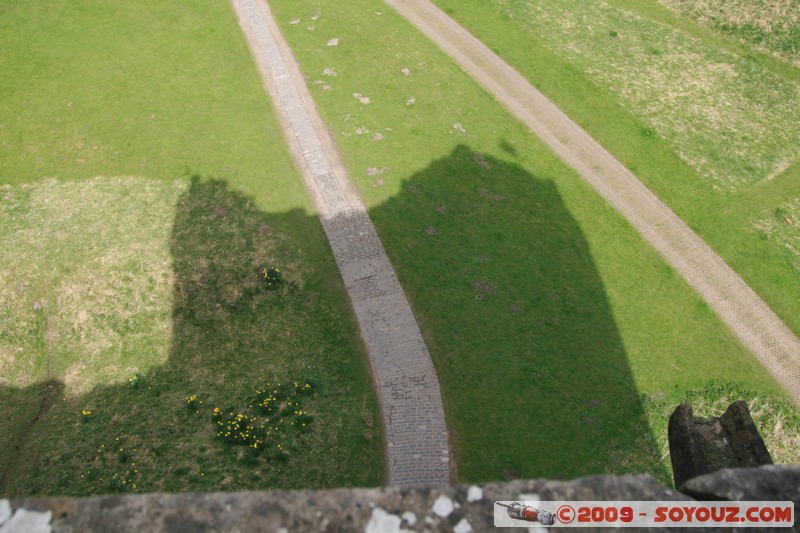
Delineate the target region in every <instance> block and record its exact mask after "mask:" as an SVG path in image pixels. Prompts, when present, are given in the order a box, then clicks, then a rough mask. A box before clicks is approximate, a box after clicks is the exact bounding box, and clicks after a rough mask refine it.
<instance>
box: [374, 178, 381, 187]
mask: <svg viewBox="0 0 800 533" xmlns="http://www.w3.org/2000/svg"><path fill="white" fill-rule="evenodd" d="M372 186H373V187H383V178H378V179H376V180H375V183H373V184H372Z"/></svg>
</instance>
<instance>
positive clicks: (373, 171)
mask: <svg viewBox="0 0 800 533" xmlns="http://www.w3.org/2000/svg"><path fill="white" fill-rule="evenodd" d="M384 170H386V169H385V168H382V169H380V170H379V169H377V168H376V167H369V168H368V169H367V176H377V175H378V174H383V172H384Z"/></svg>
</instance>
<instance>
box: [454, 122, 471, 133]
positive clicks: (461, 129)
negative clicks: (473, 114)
mask: <svg viewBox="0 0 800 533" xmlns="http://www.w3.org/2000/svg"><path fill="white" fill-rule="evenodd" d="M454 131H458V132H461V133H463V134H466V133H467V130H466V129H465V128H464V126H462V125H461V123H460V122H456V123H455V124H453V129H452V130H450V133H453V132H454Z"/></svg>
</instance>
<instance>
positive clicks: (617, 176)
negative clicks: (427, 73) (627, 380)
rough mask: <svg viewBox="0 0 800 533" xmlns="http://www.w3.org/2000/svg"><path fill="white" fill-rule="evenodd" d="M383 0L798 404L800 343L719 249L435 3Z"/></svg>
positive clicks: (412, 0)
mask: <svg viewBox="0 0 800 533" xmlns="http://www.w3.org/2000/svg"><path fill="white" fill-rule="evenodd" d="M384 1H385V2H386V3H387V4H388V5H390V6H391V7H392V8H393V9H395V10H396V11H397V12H398V13H400V14H401V15H402V16H404V17H405V18H406V19H408V20H409V21H410V22H411V23H412V24H413V25H414V26H416V27H417V28H418V29H419V30H420V31H422V33H424V34H425V35H426V36H427V37H428V38H429V39H431V40H432V41H433V42H435V43H436V44H437V45H438V46H439V47H440V48H441V49H442V50H443V51H444V52H445V53H447V54H448V55H449V56H450V57H451V58H453V60H455V61H456V63H458V64H459V65H460V66H461V67H462V68H463V69H465V70H466V71H467V72H468V73H469V74H470V75H471V76H472V77H473V78H474V79H475V80H476V81H477V82H478V83H479V84H480V85H482V86H483V87H484V88H485V89H486V90H487V91H488V92H489V93H491V94H492V95H494V97H495V98H496V99H497V100H498V101H499V102H500V103H501V104H503V105H504V106H505V107H506V108H507V109H508V110H509V111H510V112H511V113H512V114H514V115H515V116H516V117H517V118H518V119H519V120H521V121H522V122H523V123H524V124H526V125H527V126H528V127H529V128H530V129H531V131H532V132H533V133H535V134H536V135H537V136H538V137H540V138H541V139H542V140H543V141H544V142H545V144H547V145H548V146H549V147H550V148H551V149H552V150H553V151H554V152H555V153H556V154H558V156H559V157H561V159H563V160H564V162H566V163H567V164H568V165H569V166H570V167H572V168H573V169H575V170H576V171H577V172H578V173H579V174H580V175H581V176H582V177H583V178H584V179H585V180H586V181H587V182H588V183H589V184H590V185H591V186H592V187H593V188H594V189H595V190H596V191H597V192H598V193H599V194H600V195H601V196H602V197H603V198H605V199H606V201H608V203H610V204H611V205H612V206H613V207H614V208H615V209H616V210H617V211H618V212H619V213H620V214H621V215H622V216H623V217H625V219H627V220H628V221H629V222H630V223H631V224H632V225H633V226H634V227H635V228H636V229H637V230H638V231H639V233H640V234H641V235H642V236H643V237H644V238H645V239H646V240H647V241H648V242H649V243H650V244H651V245H652V246H653V247H654V248H655V249H656V250H658V252H659V253H660V254H661V255H662V256H663V257H664V259H665V260H666V261H667V262H668V263H669V264H670V265H672V267H673V268H674V269H675V270H676V271H678V272H679V273H680V274H681V275H682V276H683V277H684V279H685V280H686V281H687V282H688V283H689V285H691V286H692V287H693V288H694V289H695V290H696V291H697V292H698V294H699V295H700V296H701V297H702V298H703V299H704V300H705V301H706V302H707V303H708V305H709V306H710V307H711V308H712V309H714V311H715V312H716V313H717V314H718V315H719V317H720V318H721V319H722V320H723V321H724V322H725V323H726V324H727V325H728V327H729V328H730V329H731V331H733V333H734V334H735V335H736V337H737V338H738V339H739V340H740V341H741V342H742V344H744V345H745V346H747V347H748V348H749V349H750V351H751V352H753V354H754V355H755V356H756V358H757V359H758V360H759V361H760V362H761V364H763V365H764V366H765V367H766V368H767V369H768V370H769V371H770V373H772V375H773V376H774V377H775V379H776V380H777V381H778V383H780V384H781V385H782V386H783V387H784V389H786V391H787V392H788V393H789V394H790V395H791V396H792V398H793V399H794V401H795V403H797V404H798V405H800V340H798V338H797V336H796V335H795V334H794V333H793V332H792V331H791V330H789V328H788V327H786V325H785V324H784V323H783V322H782V321H781V320H780V318H778V316H777V315H776V314H775V313H774V312H773V311H772V309H770V308H769V306H768V305H767V304H766V303H765V302H764V301H763V300H762V299H761V298H760V297H759V296H758V295H757V294H756V293H755V292H754V291H753V290H752V289H751V288H750V287H749V286H748V285H747V284H746V283H745V282H744V280H742V278H741V277H740V276H739V275H738V274H737V273H736V272H734V271H733V269H731V268H730V267H729V266H728V265H727V264H726V263H725V261H723V259H722V258H721V257H720V256H719V255H717V253H716V252H714V251H713V250H712V249H711V248H710V247H709V246H708V245H707V244H706V243H705V242H704V241H703V240H702V239H701V238H700V237H698V236H697V234H695V233H694V232H693V231H692V230H691V228H689V227H688V226H687V225H686V224H685V223H684V222H683V221H682V220H681V219H680V218H679V217H678V216H677V215H676V214H675V213H673V212H672V210H671V209H670V208H669V207H667V206H666V205H665V204H664V203H663V202H661V200H659V199H658V197H656V195H655V194H653V193H652V192H651V191H650V190H649V189H647V187H645V186H644V185H643V184H642V183H641V182H640V181H639V180H638V179H637V178H636V176H634V175H633V174H632V173H631V172H630V171H629V170H628V169H626V168H625V167H624V166H623V165H622V164H621V163H620V162H619V161H617V160H616V159H615V158H614V157H613V156H612V155H611V154H609V153H608V152H607V151H606V150H605V149H603V148H602V147H601V146H600V145H599V144H598V143H597V142H596V141H595V140H594V139H592V137H590V136H589V134H587V133H586V132H585V131H583V130H582V129H581V128H580V127H579V126H578V125H577V124H575V123H574V122H573V121H572V120H570V118H569V117H568V116H566V115H565V114H564V113H562V112H561V111H560V110H559V109H558V108H557V107H556V106H555V105H554V104H553V103H552V102H550V101H549V100H548V99H547V98H546V97H545V96H544V95H543V94H542V93H540V92H539V91H538V90H537V89H536V88H535V87H534V86H533V85H531V84H530V83H529V82H528V81H527V80H526V79H525V78H523V77H522V76H521V75H520V74H519V73H517V72H516V71H515V70H514V69H513V68H512V67H510V66H509V65H508V64H507V63H506V62H505V61H503V60H502V59H500V57H498V56H497V55H496V54H495V53H493V52H492V51H491V50H489V48H488V47H486V46H485V45H484V44H483V43H482V42H480V41H479V40H478V39H476V38H475V37H473V36H472V35H471V34H470V33H469V32H467V31H466V30H465V29H464V28H462V27H461V26H459V25H458V24H457V23H456V22H455V21H454V20H452V19H451V18H450V17H448V16H447V15H446V14H444V13H443V12H442V11H441V10H439V9H438V8H437V7H436V6H434V5H433V4H432V3H431V2H429V1H428V0H384ZM676 334H680V332H676Z"/></svg>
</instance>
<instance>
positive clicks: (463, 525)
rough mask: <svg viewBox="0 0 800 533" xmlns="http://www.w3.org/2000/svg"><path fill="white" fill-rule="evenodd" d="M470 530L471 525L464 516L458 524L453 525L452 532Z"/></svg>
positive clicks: (467, 532) (461, 532) (463, 532)
mask: <svg viewBox="0 0 800 533" xmlns="http://www.w3.org/2000/svg"><path fill="white" fill-rule="evenodd" d="M470 531H472V526H471V525H470V524H469V520H467V519H466V518H462V519H461V520H459V521H458V524H456V525H455V526H453V533H470Z"/></svg>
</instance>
